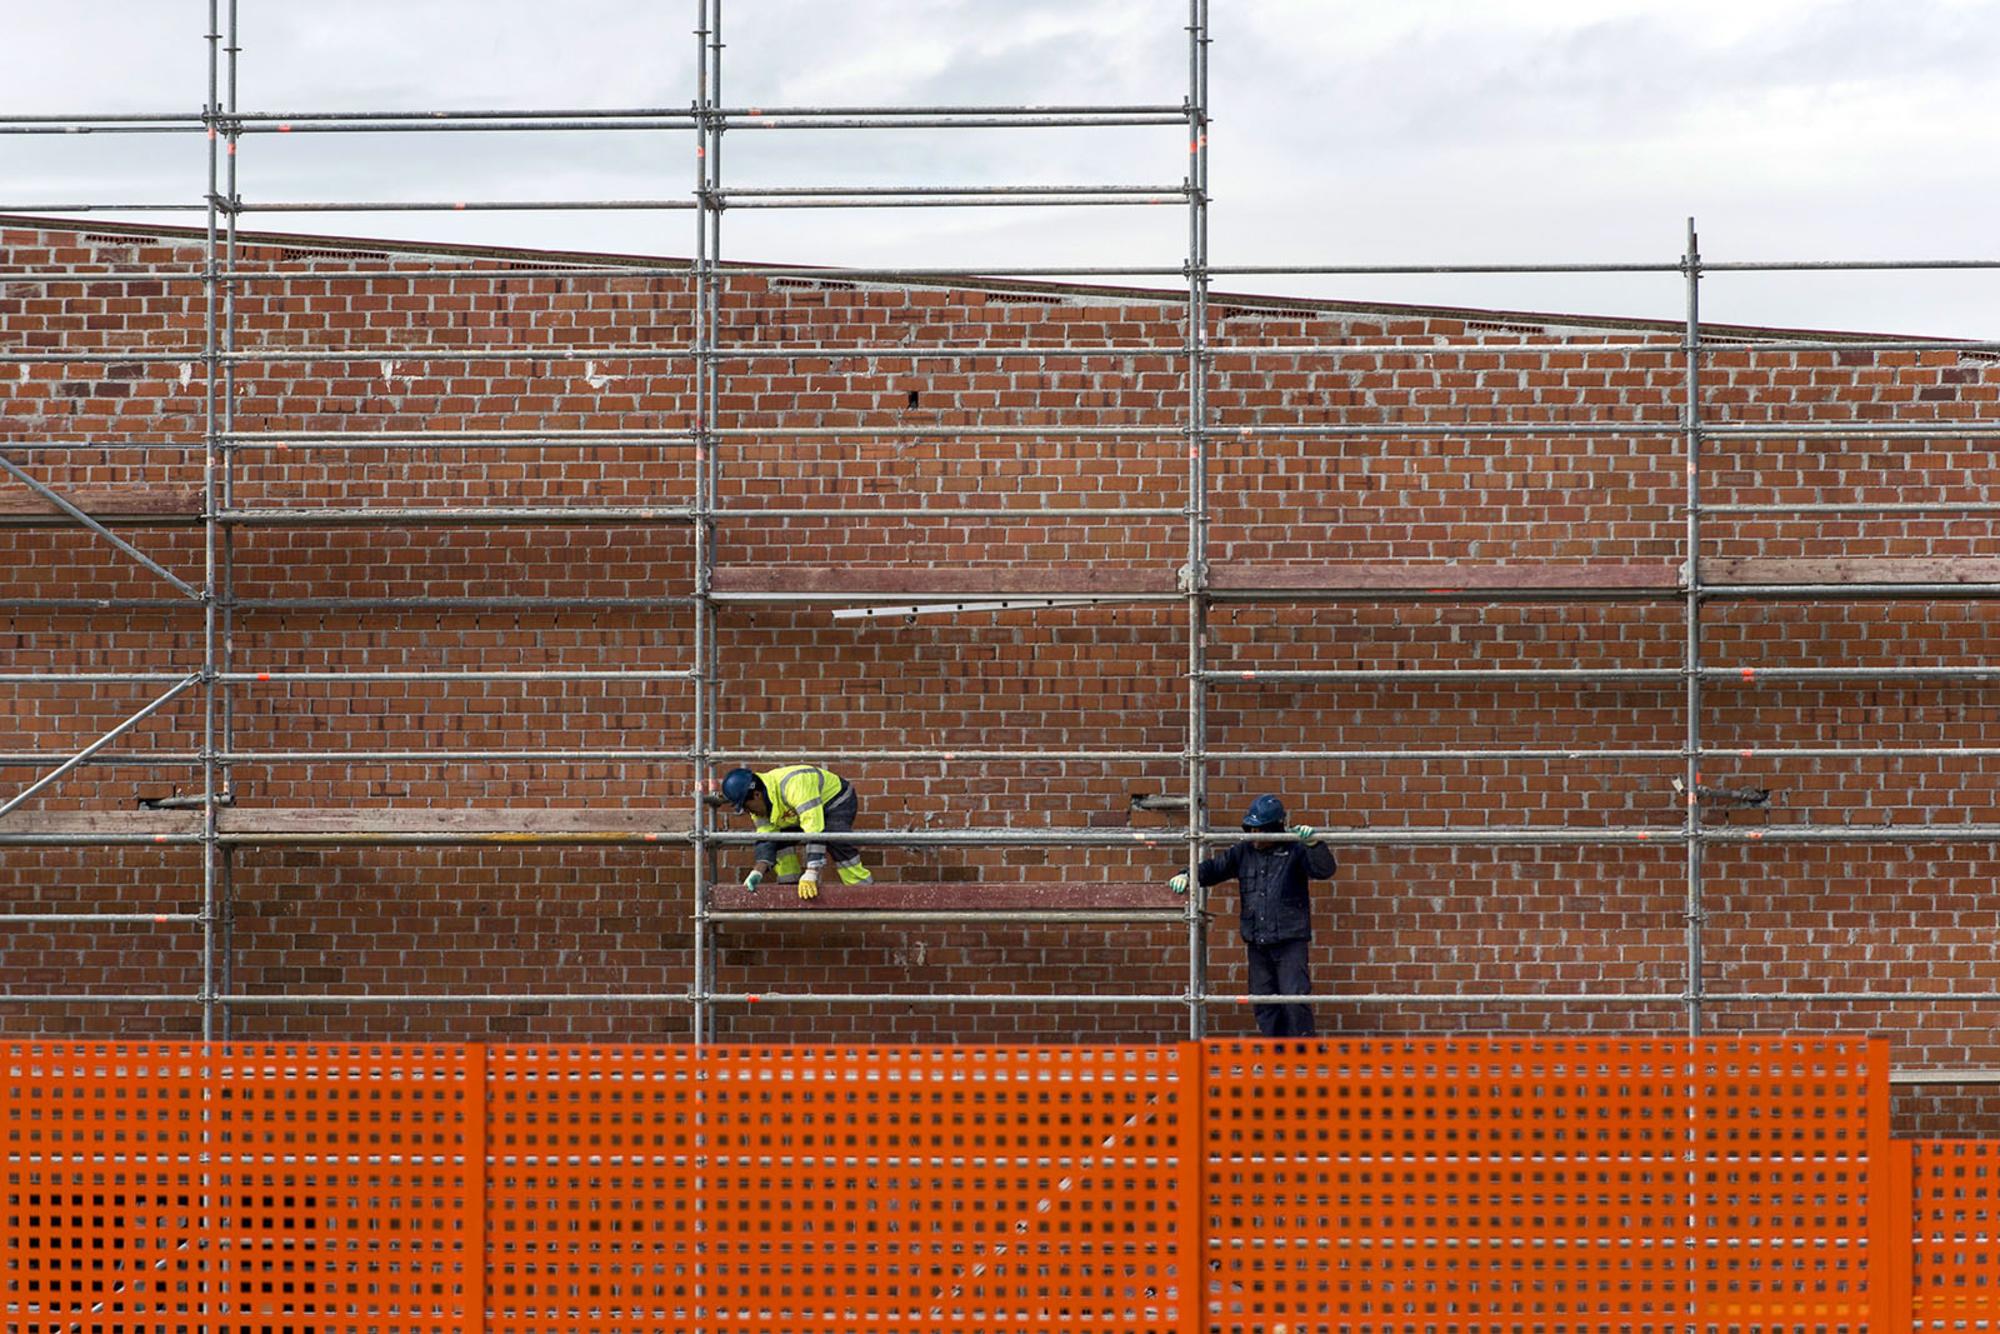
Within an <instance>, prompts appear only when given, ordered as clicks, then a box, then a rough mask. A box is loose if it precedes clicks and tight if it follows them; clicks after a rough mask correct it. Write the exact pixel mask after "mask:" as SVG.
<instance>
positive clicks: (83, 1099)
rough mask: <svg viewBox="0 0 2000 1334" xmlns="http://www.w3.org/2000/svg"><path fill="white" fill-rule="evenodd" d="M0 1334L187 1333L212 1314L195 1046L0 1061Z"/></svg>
mask: <svg viewBox="0 0 2000 1334" xmlns="http://www.w3.org/2000/svg"><path fill="white" fill-rule="evenodd" d="M0 1071H4V1087H5V1098H4V1102H0V1123H4V1130H3V1131H0V1133H4V1135H5V1138H6V1163H5V1167H4V1169H0V1171H4V1173H5V1182H6V1198H5V1214H4V1217H5V1224H6V1226H5V1235H4V1237H0V1263H4V1265H5V1289H6V1291H5V1302H6V1325H7V1328H8V1329H10V1330H14V1331H18V1332H19V1334H56V1331H64V1334H67V1332H68V1331H72V1330H79V1329H86V1328H88V1329H91V1330H102V1331H107V1332H109V1331H124V1330H133V1331H137V1330H152V1329H170V1328H192V1327H193V1326H194V1325H196V1324H197V1323H200V1322H202V1321H203V1320H205V1318H206V1317H207V1316H209V1315H210V1314H211V1313H212V1312H214V1311H216V1310H218V1309H219V1307H218V1306H217V1305H216V1300H217V1299H216V1291H217V1290H216V1287H215V1284H214V1278H213V1273H212V1270H211V1269H210V1265H211V1263H212V1260H211V1257H210V1256H208V1255H207V1254H205V1251H206V1249H207V1248H206V1244H205V1243H206V1241H207V1238H208V1235H209V1229H210V1225H211V1222H212V1218H211V1209H212V1207H213V1200H212V1197H211V1195H210V1186H209V1182H210V1176H209V1170H210V1169H209V1167H208V1165H207V1160H206V1153H205V1151H204V1144H203V1116H204V1111H203V1108H204V1102H205V1087H206V1082H207V1054H206V1052H205V1051H204V1050H203V1049H202V1048H200V1047H197V1046H190V1045H180V1044H161V1045H154V1044H147V1043H122V1042H102V1043H98V1042H88V1043H86V1042H78V1043H64V1042H10V1043H8V1044H7V1045H6V1047H5V1048H4V1066H0Z"/></svg>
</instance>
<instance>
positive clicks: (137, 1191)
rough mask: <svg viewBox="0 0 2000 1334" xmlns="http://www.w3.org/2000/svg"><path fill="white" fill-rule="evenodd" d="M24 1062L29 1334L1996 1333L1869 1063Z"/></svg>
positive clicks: (1510, 1051)
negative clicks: (483, 1333) (867, 1333)
mask: <svg viewBox="0 0 2000 1334" xmlns="http://www.w3.org/2000/svg"><path fill="white" fill-rule="evenodd" d="M0 1050H4V1052H5V1061H4V1070H0V1136H4V1164H0V1170H4V1174H5V1214H4V1224H5V1232H4V1236H0V1265H4V1274H5V1291H4V1302H5V1307H6V1328H7V1329H9V1330H14V1331H22V1332H23V1334H55V1331H63V1332H64V1334H70V1332H71V1331H77V1332H81V1331H89V1334H124V1332H125V1331H133V1332H134V1334H136V1332H137V1331H146V1332H147V1334H153V1332H154V1331H169V1330H171V1331H189V1332H190V1334H192V1331H210V1330H214V1331H228V1332H229V1334H249V1332H250V1331H257V1332H258V1334H280V1332H289V1331H340V1332H341V1334H347V1332H348V1331H352V1332H354V1334H361V1332H362V1331H368V1332H369V1334H403V1332H405V1331H425V1332H426V1334H440V1332H442V1331H446V1330H476V1329H484V1328H489V1327H490V1328H492V1329H494V1330H505V1331H521V1332H522V1334H529V1332H533V1334H555V1332H556V1331H565V1332H566V1334H567V1332H568V1331H641V1330H646V1331H651V1330H662V1331H665V1330H674V1331H680V1330H691V1329H702V1330H710V1331H716V1332H717V1334H732V1332H733V1334H748V1331H753V1330H754V1331H759V1332H760V1334H764V1332H767V1331H768V1332H771V1334H817V1332H818V1331H834V1330H911V1331H918V1330H924V1331H928V1330H950V1329H960V1330H982V1331H983V1330H1007V1331H1036V1330H1048V1331H1054V1330H1092V1329H1096V1330H1105V1331H1111V1330H1117V1331H1151V1330H1157V1331H1168V1330H1179V1331H1197V1330H1208V1331H1213V1332H1214V1334H1251V1331H1256V1334H1279V1332H1280V1331H1283V1334H1302V1331H1332V1330H1353V1331H1385V1332H1386V1331H1392V1330H1393V1331H1396V1334H1446V1332H1447V1331H1460V1330H1464V1331H1472V1330H1479V1331H1497V1330H1506V1331H1515V1330H1519V1331H1528V1330H1585V1329H1588V1330H1593V1331H1602V1330H1614V1329H1615V1330H1620V1331H1633V1332H1634V1334H1639V1332H1641V1331H1650V1330H1661V1331H1664V1330H1667V1329H1673V1330H1677V1331H1681V1330H1687V1329H1690V1328H1695V1329H1702V1330H1711V1329H1712V1330H1723V1329H1729V1330H1744V1331H1770V1332H1772V1334H1776V1332H1778V1331H1806V1330H1812V1331H1815V1332H1820V1331H1824V1332H1825V1334H1837V1332H1838V1331H1856V1332H1858V1331H1861V1330H1863V1329H1871V1330H1887V1329H1901V1328H1905V1327H1907V1325H1908V1322H1909V1317H1910V1312H1911V1309H1912V1306H1913V1305H1914V1308H1915V1310H1916V1312H1917V1315H1918V1319H1919V1322H1920V1325H1921V1327H1923V1328H1935V1329H1943V1328H1953V1329H1961V1328H1963V1329H1972V1328H1990V1327H1992V1322H1993V1321H1994V1320H1995V1319H1996V1318H2000V1317H1997V1313H2000V1300H1996V1293H1995V1283H1996V1281H2000V1272H1996V1265H2000V1241H1996V1240H1995V1232H1994V1223H1995V1218H1994V1205H1993V1195H1994V1184H1993V1183H1994V1177H1995V1173H1996V1172H1997V1171H2000V1148H1996V1147H1995V1146H1990V1145H1984V1144H1973V1145H1961V1144H1949V1143H1947V1144H1934V1143H1926V1144H1922V1145H1919V1146H1918V1148H1917V1151H1916V1155H1915V1166H1914V1169H1912V1167H1911V1155H1910V1154H1909V1153H1908V1152H1906V1151H1904V1150H1903V1149H1902V1148H1901V1147H1900V1146H1892V1145H1891V1144H1890V1142H1889V1141H1888V1139H1887V1133H1886V1132H1887V1062H1886V1052H1885V1050H1884V1048H1883V1047H1882V1045H1881V1044H1879V1043H1869V1042H1865V1041H1840V1040H1831V1039H1818V1040H1798V1041H1793V1040H1784V1039H1767V1040H1766V1039H1745V1040H1708V1041H1700V1042H1695V1043H1687V1042H1679V1041H1673V1040H1656V1039H1632V1040H1625V1039H1550V1040H1527V1039H1521V1040H1486V1041H1482V1040H1470V1039H1467V1040H1454V1039H1432V1040H1422V1041H1418V1040H1411V1041H1366V1040H1361V1041H1346V1042H1325V1043H1320V1042H1286V1043H1268V1042H1243V1043H1210V1044H1201V1045H1196V1044H1188V1045H1183V1046H1178V1047H1160V1046H1118V1047H949V1046H946V1047H897V1046H879V1047H851V1048H822V1047H781V1046H768V1047H767V1046H750V1047H706V1048H694V1047H687V1046H664V1045H662V1046H645V1047H637V1046H564V1047H544V1046H518V1047H508V1046H503V1047H495V1048H492V1049H490V1050H489V1049H485V1048H480V1047H400V1046H341V1045H333V1044H297V1045H268V1046H267V1045H255V1044H243V1045H226V1044H217V1045H215V1046H210V1047H204V1046H201V1045H198V1044H186V1043H179V1044H177V1043H56V1042H26V1041H17V1042H13V1043H9V1044H7V1045H6V1046H5V1047H4V1048H0ZM1912 1170H1914V1183H1913V1181H1912ZM1913 1208H1914V1210H1915V1214H1916V1217H1915V1220H1914V1223H1915V1227H1916V1231H1917V1236H1918V1241H1917V1245H1916V1249H1915V1253H1914V1270H1915V1277H1914V1279H1912V1276H1911V1268H1912V1261H1913V1256H1912V1251H1911V1248H1910V1238H1911V1235H1912V1233H1911V1227H1912V1220H1911V1217H1910V1212H1911V1210H1912V1209H1913ZM1912 1282H1914V1285H1915V1292H1914V1296H1912V1294H1911V1291H1910V1285H1911V1284H1912Z"/></svg>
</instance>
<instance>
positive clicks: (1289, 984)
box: [1167, 797, 1335, 1038]
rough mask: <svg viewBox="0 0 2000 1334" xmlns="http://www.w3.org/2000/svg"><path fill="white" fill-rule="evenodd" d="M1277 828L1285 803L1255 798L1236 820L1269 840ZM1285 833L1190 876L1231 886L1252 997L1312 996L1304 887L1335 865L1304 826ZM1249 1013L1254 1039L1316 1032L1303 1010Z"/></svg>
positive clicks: (1179, 888)
mask: <svg viewBox="0 0 2000 1334" xmlns="http://www.w3.org/2000/svg"><path fill="white" fill-rule="evenodd" d="M1284 827H1285V803H1284V802H1282V801H1280V800H1278V799H1277V798H1276V797H1259V798H1257V800H1255V801H1253V802H1251V803H1250V811H1249V813H1248V814H1247V815H1245V816H1244V817H1243V828H1244V831H1245V832H1246V833H1253V834H1275V833H1278V832H1279V831H1281V830H1282V829H1284ZM1291 832H1292V836H1293V837H1292V841H1291V842H1288V843H1252V842H1248V841H1245V842H1242V843H1237V844H1235V845H1233V846H1231V847H1230V848H1229V849H1228V850H1227V851H1225V852H1223V853H1221V854H1219V855H1217V856H1214V857H1210V858H1209V859H1208V860H1207V861H1205V862H1203V863H1202V864H1201V865H1200V866H1199V867H1197V868H1195V869H1196V874H1197V875H1198V876H1199V877H1200V879H1201V883H1202V884H1203V885H1219V884H1221V883H1222V882H1223V881H1225V880H1235V881H1237V882H1238V899H1239V902H1240V906H1241V908H1242V912H1243V943H1244V944H1245V945H1247V946H1248V947H1249V949H1250V994H1251V995H1253V996H1310V995H1311V994H1312V978H1311V977H1310V976H1309V975H1308V972H1307V967H1306V964H1307V955H1308V954H1309V953H1310V952H1311V949H1312V898H1311V894H1310V892H1309V890H1308V886H1307V882H1308V881H1311V880H1325V879H1328V878H1330V877H1331V876H1332V875H1333V871H1334V865H1335V863H1334V860H1333V852H1332V851H1331V850H1330V849H1329V848H1327V847H1326V846H1325V845H1324V844H1322V843H1321V842H1320V841H1319V834H1318V833H1317V832H1316V831H1315V830H1314V829H1313V827H1312V826H1311V825H1305V824H1302V825H1294V826H1292V831H1291ZM1167 887H1168V888H1169V889H1171V890H1173V892H1174V893H1176V894H1185V893H1187V891H1188V878H1187V873H1186V872H1185V871H1183V872H1182V873H1181V874H1179V875H1177V876H1175V877H1174V878H1173V879H1171V880H1169V881H1167ZM1256 1010H1257V1031H1258V1032H1260V1033H1262V1034H1263V1035H1264V1036H1265V1037H1267V1038H1309V1037H1312V1036H1313V1035H1314V1034H1315V1033H1316V1032H1318V1028H1317V1026H1316V1025H1315V1024H1314V1023H1313V1008H1312V1006H1310V1005H1282V1004H1280V1005H1270V1004H1259V1005H1258V1006H1257V1007H1256Z"/></svg>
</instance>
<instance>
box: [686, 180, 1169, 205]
mask: <svg viewBox="0 0 2000 1334" xmlns="http://www.w3.org/2000/svg"><path fill="white" fill-rule="evenodd" d="M710 194H711V195H712V196H713V197H714V198H716V199H720V200H724V201H728V202H730V204H731V206H732V207H741V204H740V203H739V202H738V201H742V200H767V199H938V198H952V199H957V198H966V199H1004V198H1067V197H1069V196H1081V197H1086V198H1095V197H1101V196H1112V195H1154V196H1171V197H1172V199H1173V201H1174V202H1176V203H1180V202H1183V201H1185V200H1186V199H1187V196H1188V187H1187V186H1186V185H1184V184H1180V183H1176V184H1173V185H768V186H737V187H736V188H734V189H729V190H714V191H711V192H710Z"/></svg>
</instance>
